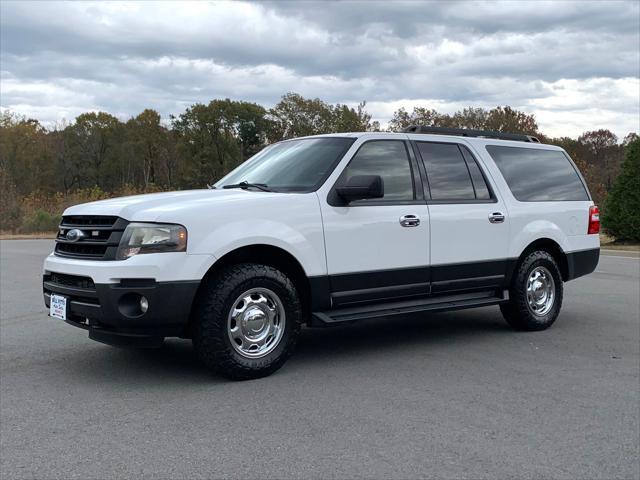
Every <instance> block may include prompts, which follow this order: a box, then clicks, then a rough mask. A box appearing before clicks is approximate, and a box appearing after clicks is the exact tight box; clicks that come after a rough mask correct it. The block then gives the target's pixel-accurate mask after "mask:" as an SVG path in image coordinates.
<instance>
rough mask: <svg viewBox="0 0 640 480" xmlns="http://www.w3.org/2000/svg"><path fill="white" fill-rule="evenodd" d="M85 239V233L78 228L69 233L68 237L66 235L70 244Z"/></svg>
mask: <svg viewBox="0 0 640 480" xmlns="http://www.w3.org/2000/svg"><path fill="white" fill-rule="evenodd" d="M84 237H86V235H85V233H84V232H83V231H82V230H78V229H77V228H74V229H72V230H69V231H68V232H67V235H65V238H66V239H67V240H69V241H70V242H77V241H78V240H80V239H81V238H84Z"/></svg>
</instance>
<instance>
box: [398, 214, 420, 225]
mask: <svg viewBox="0 0 640 480" xmlns="http://www.w3.org/2000/svg"><path fill="white" fill-rule="evenodd" d="M400 225H402V226H403V227H417V226H418V225H420V218H419V217H418V216H417V215H403V216H401V217H400Z"/></svg>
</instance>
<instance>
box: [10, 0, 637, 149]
mask: <svg viewBox="0 0 640 480" xmlns="http://www.w3.org/2000/svg"><path fill="white" fill-rule="evenodd" d="M639 7H640V2H638V1H637V0H631V1H619V2H618V1H603V2H596V1H583V2H579V1H569V2H548V3H547V2H531V3H527V2H524V1H511V2H460V3H458V2H446V3H445V2H438V3H426V2H407V3H403V2H386V1H371V2H368V3H365V2H342V3H337V4H327V3H311V2H304V3H303V2H285V1H280V2H271V3H260V4H255V3H218V2H204V1H203V2H195V3H170V2H158V3H154V2H150V1H146V2H138V3H132V2H117V3H116V2H109V3H96V2H86V3H81V2H74V3H56V2H41V3H30V2H27V1H19V2H12V1H6V0H2V1H1V2H0V9H1V11H0V21H1V25H0V27H1V32H0V33H1V39H0V40H1V43H0V48H1V65H0V70H1V84H0V104H1V106H2V108H5V109H6V108H8V109H10V110H13V111H15V112H18V113H21V114H24V115H27V116H29V117H34V118H37V119H39V120H41V121H43V122H44V123H45V124H47V125H53V124H54V123H55V122H56V121H60V120H62V119H66V120H72V119H73V118H74V117H75V116H76V115H78V114H79V113H81V112H84V111H87V110H105V111H108V112H110V113H113V114H115V115H117V116H118V117H120V118H122V119H126V118H128V117H130V116H131V115H135V114H136V113H139V112H140V111H141V110H143V109H144V108H147V107H151V108H155V109H156V110H158V111H159V112H160V113H161V114H162V115H163V116H168V115H169V114H178V113H180V112H182V111H183V110H184V108H185V107H186V106H188V105H191V104H193V103H195V102H207V101H208V100H211V99H212V98H220V97H229V98H233V99H238V100H248V101H254V102H258V103H261V104H263V105H265V106H271V105H273V104H275V103H276V102H277V101H278V99H279V97H280V96H281V95H282V94H283V93H285V92H288V91H295V92H298V93H300V94H302V95H304V96H307V97H320V98H322V99H323V100H325V101H328V102H332V103H334V102H341V103H347V104H356V103H358V102H359V101H361V100H367V102H368V109H369V111H370V112H371V113H372V114H373V116H374V119H377V120H379V121H381V123H383V124H384V123H385V122H386V121H388V119H389V118H390V117H391V115H392V112H393V111H394V110H396V109H397V108H399V107H401V106H404V107H405V108H407V109H409V110H410V109H411V108H412V107H413V106H415V105H421V106H428V107H430V108H435V109H437V110H439V111H442V112H453V111H455V110H457V109H460V108H462V107H465V106H469V105H472V106H482V107H494V106H496V105H511V106H513V107H515V108H518V109H522V110H525V111H527V112H531V113H535V115H536V117H537V119H538V123H539V124H540V126H541V129H542V131H543V132H544V133H546V134H550V135H571V136H577V135H579V134H580V133H582V132H583V131H585V130H592V129H596V128H610V129H612V130H613V131H614V132H615V133H616V134H618V135H619V136H624V135H625V134H626V133H628V132H630V131H638V130H639V129H640V125H639V122H640V120H639V115H640V78H639V77H640V72H639V70H640V47H639V45H640V9H639Z"/></svg>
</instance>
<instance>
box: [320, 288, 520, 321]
mask: <svg viewBox="0 0 640 480" xmlns="http://www.w3.org/2000/svg"><path fill="white" fill-rule="evenodd" d="M508 300H509V291H508V290H503V291H502V292H500V293H497V292H495V291H491V292H477V293H466V294H459V295H446V296H439V297H428V298H420V299H417V300H416V299H410V300H398V301H395V302H387V303H378V304H374V305H364V306H352V307H341V308H336V309H335V310H326V311H323V312H312V314H311V324H310V326H314V327H327V326H332V325H339V324H341V323H343V322H353V321H356V320H362V319H366V318H376V317H389V316H392V315H403V314H407V313H418V312H438V311H446V310H461V309H464V308H475V307H486V306H489V305H497V304H500V303H503V302H506V301H508Z"/></svg>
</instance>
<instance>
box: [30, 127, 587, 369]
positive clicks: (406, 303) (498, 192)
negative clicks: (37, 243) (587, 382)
mask: <svg viewBox="0 0 640 480" xmlns="http://www.w3.org/2000/svg"><path fill="white" fill-rule="evenodd" d="M598 231H599V219H598V208H597V207H596V206H595V205H594V204H593V202H592V201H591V197H590V195H589V192H588V190H587V187H586V185H585V182H584V180H583V179H582V177H581V176H580V173H579V171H578V170H577V169H576V167H575V165H574V164H573V162H572V161H571V159H570V158H569V156H568V155H567V154H566V152H564V151H563V150H562V149H561V148H559V147H556V146H552V145H542V144H540V143H539V142H538V140H537V139H535V138H534V137H529V136H525V135H514V134H499V133H495V132H484V131H474V130H457V129H456V130H453V129H441V128H432V127H410V128H408V129H407V130H406V131H405V132H404V133H344V134H334V135H319V136H313V137H305V138H300V139H294V140H287V141H283V142H279V143H276V144H274V145H271V146H269V147H267V148H265V149H264V150H263V151H261V152H260V153H259V154H257V155H256V156H254V157H253V158H251V159H250V160H248V161H247V162H245V163H243V164H242V165H241V166H239V167H238V168H236V169H235V170H234V171H232V172H231V173H230V174H229V175H227V176H226V177H224V178H223V179H222V180H220V181H219V182H218V183H216V184H215V185H214V186H213V187H212V188H210V189H207V190H193V191H180V192H170V193H155V194H150V195H140V196H133V197H125V198H115V199H111V200H104V201H99V202H93V203H87V204H83V205H77V206H74V207H71V208H69V209H67V210H66V211H65V212H64V216H63V218H62V224H61V225H60V231H59V233H58V236H57V239H56V247H55V251H54V252H53V253H52V254H51V255H50V256H49V257H47V259H46V261H45V264H44V280H43V286H44V299H45V304H46V305H47V307H49V312H50V315H51V316H52V317H56V318H60V319H63V320H65V321H66V322H68V323H70V324H72V325H74V326H77V327H81V328H84V329H87V330H88V331H89V337H90V338H92V339H94V340H98V341H101V342H104V343H109V344H117V345H134V346H158V345H160V343H161V342H162V340H163V338H164V337H171V336H175V337H182V338H192V339H193V344H194V346H195V349H196V351H197V353H198V356H199V357H200V358H201V359H202V361H203V362H204V363H205V364H206V365H207V366H208V367H210V368H212V369H214V370H216V371H217V372H220V373H222V374H223V375H226V376H228V377H231V378H236V379H246V378H256V377H260V376H264V375H268V374H270V373H272V372H274V371H275V370H276V369H278V368H279V367H280V366H281V365H282V364H283V363H284V362H285V360H286V359H287V358H288V357H289V355H290V354H291V353H292V351H293V349H294V346H295V343H296V340H297V338H298V335H299V332H300V328H301V325H302V324H306V325H308V326H330V325H337V324H341V323H343V322H352V321H354V320H359V319H364V318H371V317H378V316H391V315H396V314H406V313H420V312H427V311H436V310H453V309H461V308H470V307H479V306H486V305H500V310H501V311H502V314H503V315H504V317H505V318H506V320H507V322H509V324H510V325H512V326H513V327H515V328H517V329H522V330H542V329H545V328H547V327H549V326H550V325H551V324H552V323H553V322H554V321H555V319H556V317H557V316H558V313H559V312H560V306H561V304H562V292H563V282H566V281H568V280H571V279H573V278H576V277H578V276H581V275H585V274H588V273H590V272H592V271H593V270H594V269H595V268H596V265H597V263H598V257H599V252H600V242H599V236H598Z"/></svg>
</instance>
